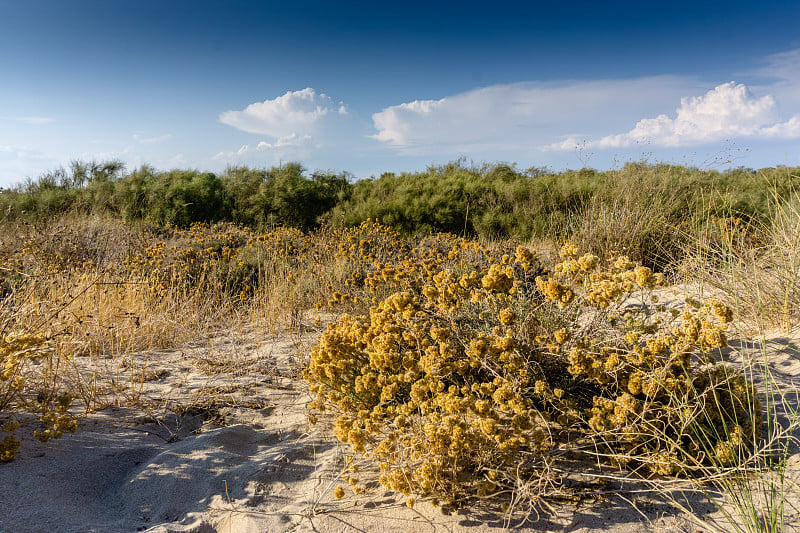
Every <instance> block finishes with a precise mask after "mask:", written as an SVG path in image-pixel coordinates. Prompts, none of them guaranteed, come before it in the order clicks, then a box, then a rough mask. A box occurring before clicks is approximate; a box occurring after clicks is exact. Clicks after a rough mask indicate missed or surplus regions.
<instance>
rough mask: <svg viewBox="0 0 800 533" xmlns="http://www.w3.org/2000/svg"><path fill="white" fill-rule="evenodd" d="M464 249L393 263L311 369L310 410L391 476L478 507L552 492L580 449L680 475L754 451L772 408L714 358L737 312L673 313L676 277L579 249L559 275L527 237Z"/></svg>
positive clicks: (715, 308) (398, 485) (711, 308)
mask: <svg viewBox="0 0 800 533" xmlns="http://www.w3.org/2000/svg"><path fill="white" fill-rule="evenodd" d="M450 244H451V245H454V248H453V249H451V250H450V252H448V253H442V252H440V253H439V254H438V256H431V255H424V254H422V255H420V254H421V252H420V251H419V250H416V249H415V250H414V252H412V253H411V255H410V256H411V257H413V258H415V260H416V261H415V262H408V261H406V260H404V259H403V258H401V257H398V258H397V259H396V262H394V263H391V264H381V265H378V266H376V268H375V269H374V270H373V271H372V272H371V273H369V274H368V275H367V276H366V278H367V279H372V280H376V279H377V278H378V276H380V279H382V280H384V282H385V283H387V284H388V285H389V288H390V289H394V290H393V291H392V290H389V291H387V293H386V295H385V296H384V297H382V298H380V299H377V298H376V299H375V300H374V304H373V305H372V306H371V307H370V308H369V310H368V312H366V313H365V314H361V315H353V314H344V315H342V316H341V317H340V318H339V320H338V321H336V322H335V323H332V324H330V325H329V326H328V328H327V329H326V331H325V332H324V333H323V334H322V336H321V337H320V340H319V343H318V345H316V346H315V347H314V348H313V351H312V355H311V359H310V364H309V367H308V369H307V371H306V373H305V377H306V379H307V380H308V382H309V386H310V391H311V393H312V395H313V401H312V402H311V404H310V408H312V409H314V410H318V411H326V410H332V411H333V412H334V415H335V421H334V424H333V432H334V434H335V436H336V437H337V438H338V439H339V440H340V441H342V442H344V443H346V444H348V445H349V446H350V447H351V448H352V450H353V452H354V453H357V454H363V455H364V456H365V457H366V458H368V459H370V460H374V461H375V462H376V463H377V465H378V467H379V469H380V475H379V481H380V483H381V484H382V485H383V486H385V487H387V488H389V489H392V490H395V491H397V492H399V493H402V494H404V495H405V496H406V497H407V498H408V499H409V501H410V502H413V501H414V498H418V497H431V498H434V499H435V500H438V501H445V502H461V503H463V502H466V501H468V500H469V499H470V498H484V497H488V496H491V495H494V494H504V493H505V494H507V491H508V490H512V491H513V490H516V489H518V488H519V487H520V486H521V485H520V484H521V483H522V484H525V483H528V482H530V483H533V480H535V484H536V486H538V487H539V492H538V493H536V494H535V495H534V496H539V495H547V494H548V489H549V488H553V487H556V486H557V485H558V483H559V480H560V477H559V476H558V475H557V474H556V473H555V472H556V471H557V470H558V469H555V468H553V467H554V465H557V464H558V462H559V461H572V462H570V463H569V464H570V465H572V467H574V458H575V456H576V455H581V454H583V457H584V459H589V460H586V461H585V462H584V463H583V464H584V465H585V466H586V468H587V469H591V468H593V467H594V466H593V465H596V464H597V462H598V460H599V461H601V462H604V463H606V464H611V465H614V466H617V467H620V468H629V469H632V470H636V471H638V472H643V473H647V474H657V475H671V474H678V473H682V474H688V473H691V472H694V471H697V470H701V469H702V468H704V467H708V466H712V465H729V464H733V463H735V462H737V461H739V460H741V459H742V458H743V457H744V456H745V455H746V453H747V451H748V450H749V449H750V447H752V445H753V443H754V441H755V439H756V438H757V437H758V430H759V426H760V424H761V416H762V415H761V408H760V405H759V404H758V401H757V399H756V398H755V394H754V391H753V388H752V386H751V385H750V384H749V383H747V381H746V380H745V378H744V377H743V376H742V375H741V374H739V373H737V372H736V371H734V370H732V369H731V368H729V367H727V366H725V365H724V364H722V363H719V362H718V361H717V359H716V358H715V357H714V355H715V354H717V353H719V349H721V348H723V347H724V346H725V345H726V338H725V333H724V329H725V324H726V323H727V322H728V321H729V320H730V316H731V315H730V311H729V310H727V308H725V307H724V306H723V305H721V304H720V303H719V302H714V301H709V302H706V303H704V304H701V305H699V306H697V307H691V306H687V308H686V310H685V311H683V312H682V313H681V312H676V313H670V312H668V310H665V309H662V308H661V307H659V306H658V305H656V302H655V300H656V297H655V296H654V295H653V291H654V289H656V288H658V287H660V286H662V285H663V284H664V279H663V276H662V275H660V274H657V273H653V272H652V271H651V270H650V269H648V268H646V267H642V266H639V265H636V264H633V263H632V262H630V261H629V260H628V259H627V258H625V257H618V258H612V259H611V260H610V261H606V262H604V261H602V260H601V259H600V258H598V257H596V256H592V255H590V254H584V255H579V252H578V250H577V249H576V247H575V246H573V245H571V244H569V243H568V244H567V245H565V246H564V248H563V249H562V250H561V254H560V256H561V259H562V260H561V262H560V263H559V264H557V265H556V266H555V267H554V269H553V272H552V273H550V274H549V275H546V276H545V275H538V276H537V275H532V274H531V272H530V270H531V265H532V264H533V262H534V261H533V255H532V253H531V252H530V251H529V250H526V249H524V248H522V249H518V250H517V251H516V253H515V254H514V255H513V256H512V255H511V254H503V255H502V256H499V255H493V252H492V251H490V250H487V249H481V248H480V247H478V248H471V246H472V245H470V244H468V243H465V242H456V241H451V242H450ZM465 249H471V250H473V252H474V251H475V250H478V251H479V253H476V254H474V255H466V254H464V253H463V250H465ZM415 254H416V255H415ZM604 265H605V266H604ZM378 267H379V268H378ZM535 270H536V273H538V274H543V272H542V270H541V269H540V268H538V267H537V268H536V269H535ZM387 271H388V272H389V274H388V275H386V276H384V275H383V273H386V272H387ZM398 272H403V276H402V277H400V278H398V277H396V276H397V273H398ZM379 273H380V274H379ZM376 285H377V283H376ZM312 418H314V419H315V418H316V415H313V414H312ZM587 443H592V444H591V445H590V446H587V445H586V444H587ZM581 450H584V451H581ZM590 456H591V457H590Z"/></svg>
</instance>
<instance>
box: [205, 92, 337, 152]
mask: <svg viewBox="0 0 800 533" xmlns="http://www.w3.org/2000/svg"><path fill="white" fill-rule="evenodd" d="M336 114H339V115H342V114H347V108H346V107H345V106H344V104H341V103H340V104H335V103H334V102H333V100H331V98H330V97H329V96H328V95H326V94H324V93H319V94H318V93H317V92H316V91H314V89H312V88H310V87H307V88H305V89H303V90H301V91H287V92H286V94H284V95H283V96H278V97H277V98H274V99H272V100H269V99H267V100H264V101H263V102H256V103H254V104H250V105H249V106H247V107H246V108H244V109H243V110H241V111H225V112H224V113H222V114H220V116H219V120H220V122H222V123H223V124H227V125H229V126H233V127H234V128H237V129H240V130H242V131H246V132H248V133H257V134H259V135H267V136H269V137H274V138H277V139H281V138H288V137H290V136H292V135H296V136H299V137H302V136H305V135H311V134H313V133H314V131H315V130H316V128H317V126H318V125H319V123H320V122H321V121H322V120H323V119H325V118H326V117H328V116H329V115H336Z"/></svg>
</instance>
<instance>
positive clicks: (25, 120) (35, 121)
mask: <svg viewBox="0 0 800 533" xmlns="http://www.w3.org/2000/svg"><path fill="white" fill-rule="evenodd" d="M0 120H3V121H7V122H20V123H22V124H31V125H34V126H38V125H40V124H48V123H50V122H53V120H55V119H53V118H50V117H0Z"/></svg>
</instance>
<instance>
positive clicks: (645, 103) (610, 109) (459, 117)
mask: <svg viewBox="0 0 800 533" xmlns="http://www.w3.org/2000/svg"><path fill="white" fill-rule="evenodd" d="M698 86H699V84H698V83H697V82H696V81H695V80H693V79H691V78H682V77H675V76H659V77H651V78H639V79H633V80H598V81H574V82H561V83H532V82H526V83H516V84H510V85H493V86H489V87H484V88H480V89H475V90H472V91H468V92H465V93H461V94H456V95H453V96H447V97H445V98H441V99H438V100H415V101H412V102H406V103H401V104H398V105H394V106H390V107H386V108H384V109H383V110H381V111H379V112H378V113H375V114H373V115H372V121H373V125H374V127H375V129H376V130H377V133H375V134H374V135H372V138H374V139H376V140H378V141H380V142H381V143H384V144H385V145H387V146H389V147H392V148H393V149H395V150H397V151H400V152H404V153H430V154H435V155H437V156H445V155H446V154H444V153H443V152H453V153H458V152H462V153H463V152H469V153H470V155H473V154H475V152H480V151H483V153H485V154H487V155H489V154H497V155H491V157H504V156H505V154H507V153H510V152H511V151H512V150H516V151H517V152H518V151H519V150H527V151H530V150H531V149H534V148H535V147H537V146H541V145H545V144H549V143H551V142H552V140H553V138H554V137H557V136H559V135H565V134H568V133H569V132H576V131H578V132H585V131H587V130H588V131H597V130H599V129H600V128H603V129H605V128H608V127H624V125H625V115H624V114H623V113H620V112H618V111H616V110H620V109H624V110H625V111H626V112H627V113H629V115H628V118H627V120H628V121H629V120H630V116H631V115H632V116H636V115H635V114H634V113H641V114H640V115H638V116H642V114H645V115H646V114H647V113H652V112H653V110H654V109H658V107H657V106H658V104H659V103H663V102H664V101H669V100H672V101H675V100H677V99H678V98H680V96H681V94H686V91H691V90H696V89H697V87H698ZM628 123H629V122H628ZM477 155H478V156H481V154H480V153H479V154H477Z"/></svg>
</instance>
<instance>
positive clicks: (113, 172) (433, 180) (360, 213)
mask: <svg viewBox="0 0 800 533" xmlns="http://www.w3.org/2000/svg"><path fill="white" fill-rule="evenodd" d="M798 174H800V169H791V168H786V167H777V168H765V169H761V170H759V171H755V170H752V169H744V168H738V169H730V170H726V171H723V172H719V171H716V170H699V169H696V168H692V167H686V166H677V165H650V164H645V163H628V164H626V165H625V166H624V167H623V168H621V169H619V170H612V171H604V172H599V171H595V170H592V169H582V170H578V171H573V170H567V171H561V172H554V171H550V170H548V169H542V168H531V169H528V170H524V171H523V170H519V169H517V168H516V167H514V166H509V165H505V164H492V165H483V166H468V165H466V164H465V163H464V162H463V161H456V162H452V163H449V164H446V165H442V166H432V167H430V168H428V169H427V170H425V171H423V172H414V173H408V172H406V173H402V174H393V173H385V174H383V175H381V176H380V177H379V178H370V179H364V180H359V181H355V180H353V179H351V178H352V176H350V175H349V174H347V173H338V174H337V173H331V172H319V171H317V172H314V173H311V174H310V175H309V174H308V173H307V172H306V171H305V169H304V168H303V167H302V166H301V165H300V164H298V163H290V164H287V165H283V166H281V167H273V168H270V169H251V168H247V167H230V168H228V169H227V170H225V171H224V172H223V173H221V174H219V175H217V174H213V173H209V172H200V171H197V170H172V171H166V172H162V171H156V170H154V169H153V168H151V167H148V166H143V167H141V168H139V169H137V170H134V171H132V172H129V173H125V170H124V167H123V165H122V164H121V163H119V162H116V161H111V162H107V163H101V164H97V163H80V162H73V163H72V165H71V166H70V168H69V169H63V168H62V169H58V170H56V171H53V172H50V173H48V174H45V175H43V176H41V177H40V178H39V179H38V180H28V181H27V182H26V183H23V184H21V185H17V186H15V187H12V188H10V189H7V190H3V191H2V192H0V208H2V209H3V212H4V213H7V216H9V217H33V218H42V217H45V216H49V215H52V214H56V213H60V212H67V211H76V210H77V211H78V212H83V213H111V214H114V215H118V216H121V217H123V218H124V219H127V220H141V221H147V222H155V223H166V222H169V223H172V224H175V225H178V226H186V225H188V224H191V223H192V222H217V221H223V220H224V221H233V222H236V223H240V224H244V225H248V226H251V227H256V228H259V227H263V226H268V225H276V224H283V225H290V226H295V227H301V228H309V227H313V226H316V225H319V224H320V223H330V224H333V225H338V226H356V225H358V224H359V223H361V222H362V221H364V220H367V219H372V220H377V221H379V222H381V223H383V224H386V225H391V226H393V227H394V228H396V229H398V230H399V231H401V232H404V233H406V234H416V233H427V232H436V231H446V232H452V233H458V234H462V233H463V234H467V235H470V236H480V237H488V238H497V237H514V238H516V239H521V240H527V239H531V238H557V239H564V238H568V237H572V236H573V235H574V234H575V233H576V232H586V231H589V232H591V233H594V232H595V228H588V227H587V224H595V225H597V224H601V225H602V224H606V222H605V221H603V220H602V219H597V218H596V215H597V214H598V213H608V212H613V213H615V214H623V215H625V214H627V215H628V216H631V217H633V218H636V217H638V216H639V215H640V214H644V213H642V211H643V210H646V214H647V216H648V217H650V219H652V220H658V221H659V227H662V228H668V227H674V226H679V225H680V224H681V223H684V222H685V221H687V220H700V221H703V220H707V219H709V218H710V217H713V216H721V217H730V216H737V217H741V218H742V219H743V220H745V221H750V220H752V219H763V218H764V217H766V216H767V213H768V212H769V205H770V201H771V200H772V199H774V198H775V195H776V194H777V195H783V194H784V193H787V192H789V191H790V190H792V189H793V188H794V187H795V185H796V182H797V180H798V178H797V175H798ZM656 214H657V216H655V217H654V215H656ZM593 216H594V217H595V218H593ZM587 221H588V222H587ZM651 229H652V228H651ZM647 231H650V230H647ZM647 239H648V241H653V240H655V241H660V240H661V239H660V238H659V237H658V236H653V235H649V236H648V237H647ZM637 259H638V258H637ZM645 261H646V258H645Z"/></svg>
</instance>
